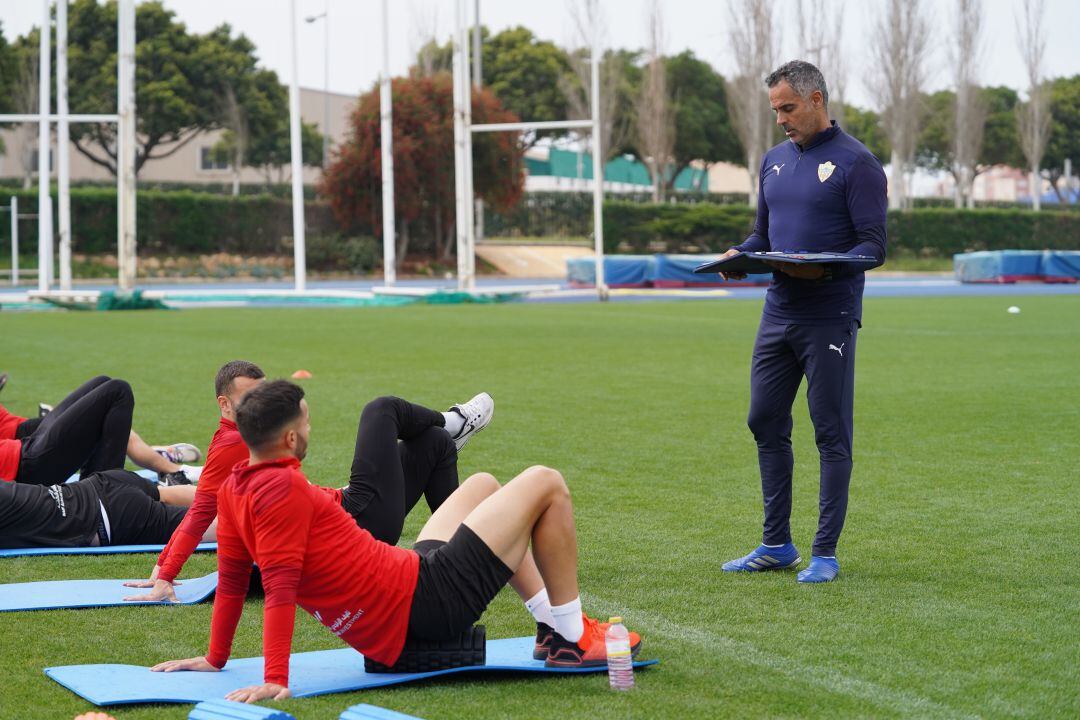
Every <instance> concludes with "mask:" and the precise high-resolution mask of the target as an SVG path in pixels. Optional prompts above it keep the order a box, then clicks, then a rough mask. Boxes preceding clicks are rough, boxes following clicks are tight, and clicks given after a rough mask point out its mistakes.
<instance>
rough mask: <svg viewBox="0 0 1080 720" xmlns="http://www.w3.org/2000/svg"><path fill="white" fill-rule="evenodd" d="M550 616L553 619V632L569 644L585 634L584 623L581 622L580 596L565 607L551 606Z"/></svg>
mask: <svg viewBox="0 0 1080 720" xmlns="http://www.w3.org/2000/svg"><path fill="white" fill-rule="evenodd" d="M551 614H552V615H553V616H554V619H555V624H554V626H553V627H554V628H555V632H557V633H559V634H560V635H562V636H563V637H564V638H566V639H567V640H569V641H570V642H577V641H578V640H580V639H581V636H582V634H584V632H585V623H584V622H582V620H581V596H578V597H576V598H574V599H573V600H571V601H570V602H568V603H566V604H565V605H552V606H551Z"/></svg>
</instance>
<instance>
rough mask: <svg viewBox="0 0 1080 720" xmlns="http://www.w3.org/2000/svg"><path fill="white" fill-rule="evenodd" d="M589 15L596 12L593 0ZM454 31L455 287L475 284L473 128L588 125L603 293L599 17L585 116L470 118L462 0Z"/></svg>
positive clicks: (600, 290)
mask: <svg viewBox="0 0 1080 720" xmlns="http://www.w3.org/2000/svg"><path fill="white" fill-rule="evenodd" d="M588 2H590V3H592V4H593V7H594V12H593V17H594V18H595V17H597V13H596V12H595V6H596V3H597V0H588ZM455 11H456V12H455V16H454V18H455V32H454V59H453V63H454V73H453V74H454V170H455V174H454V179H455V193H454V196H455V201H456V202H455V215H456V217H457V256H458V289H459V290H464V291H470V292H471V291H472V290H474V289H475V288H476V223H475V220H474V217H473V207H474V203H473V198H474V192H473V173H472V134H473V133H479V132H522V131H528V130H564V129H565V130H569V129H577V128H581V129H585V128H588V129H591V132H592V156H593V241H594V246H595V251H596V292H597V295H598V297H599V298H600V299H601V300H607V299H608V288H607V285H606V284H605V282H604V218H603V205H604V160H603V158H604V155H603V148H602V147H601V144H602V143H601V140H602V138H601V135H600V59H601V58H600V23H599V22H594V24H593V29H592V30H593V32H592V57H591V58H590V62H591V83H590V84H591V90H592V92H591V96H592V97H591V100H592V103H591V105H592V108H591V110H592V112H591V114H592V117H591V118H590V119H589V120H555V121H549V122H520V123H489V124H481V125H473V124H472V82H471V81H470V79H469V53H468V43H467V42H466V40H467V29H466V28H467V27H468V23H467V17H466V5H465V0H455Z"/></svg>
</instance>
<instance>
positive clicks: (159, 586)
mask: <svg viewBox="0 0 1080 720" xmlns="http://www.w3.org/2000/svg"><path fill="white" fill-rule="evenodd" d="M179 584H180V583H176V585H179ZM124 585H127V586H128V587H147V586H146V585H143V584H142V581H138V584H134V583H124ZM162 600H167V601H169V602H174V603H178V602H180V598H178V597H176V590H175V589H173V583H171V582H168V581H165V580H155V581H154V584H153V589H152V590H151V591H150V592H148V593H146V594H145V595H129V596H127V597H126V598H124V602H161V601H162Z"/></svg>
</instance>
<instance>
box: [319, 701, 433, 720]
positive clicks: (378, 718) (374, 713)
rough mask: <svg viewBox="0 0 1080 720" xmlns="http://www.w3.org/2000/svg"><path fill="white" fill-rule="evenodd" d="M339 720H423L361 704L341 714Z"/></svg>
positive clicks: (376, 706)
mask: <svg viewBox="0 0 1080 720" xmlns="http://www.w3.org/2000/svg"><path fill="white" fill-rule="evenodd" d="M338 720H423V719H422V718H418V717H416V716H415V715H406V714H405V713H399V712H397V711H396V710H387V709H386V708H381V707H379V706H378V705H368V704H367V703H360V704H359V705H353V706H352V707H351V708H349V709H348V710H346V711H345V712H343V713H341V716H340V717H339V718H338Z"/></svg>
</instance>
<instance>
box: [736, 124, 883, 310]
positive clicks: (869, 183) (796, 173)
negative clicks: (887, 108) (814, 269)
mask: <svg viewBox="0 0 1080 720" xmlns="http://www.w3.org/2000/svg"><path fill="white" fill-rule="evenodd" d="M759 178H760V181H759V182H760V185H759V193H758V211H757V220H756V221H755V223H754V231H753V233H751V234H750V236H749V237H747V238H746V240H744V241H743V242H742V243H741V244H740V245H738V246H736V249H738V250H742V251H744V252H755V251H756V252H762V251H770V250H771V251H777V252H843V253H854V254H857V255H870V256H873V257H875V258H877V260H878V262H877V265H881V264H882V263H883V262H885V211H886V209H887V205H888V202H887V186H886V181H885V171H884V170H882V168H881V162H880V161H879V160H878V159H877V158H876V157H874V155H873V154H872V153H871V152H870V151H869V150H867V149H866V146H865V145H863V144H862V143H861V142H859V141H858V140H856V139H855V138H853V137H851V136H850V135H848V134H847V133H845V132H844V131H843V130H841V129H840V127H839V126H838V125H837V124H836V122H835V121H833V122H832V125H831V126H830V127H829V128H828V129H827V130H824V131H822V132H820V133H818V134H817V135H816V136H814V138H813V139H812V140H811V141H810V142H808V143H807V144H806V145H805V146H799V145H797V144H795V143H794V142H792V141H790V140H785V141H784V142H782V143H781V144H779V145H777V146H776V147H774V148H772V149H771V150H769V151H768V152H767V153H765V157H764V159H763V160H762V162H761V172H760V175H759ZM875 267H876V266H875ZM830 270H831V271H832V274H831V277H830V278H828V279H823V280H803V279H800V278H794V277H791V276H790V275H787V274H785V273H782V272H774V273H773V280H772V283H771V284H770V285H769V290H768V292H767V293H766V295H765V309H764V311H763V314H764V316H765V317H766V318H767V319H768V320H771V321H773V322H778V323H795V324H802V325H832V324H834V323H842V322H844V321H847V320H856V321H858V322H860V323H861V322H862V295H863V285H864V284H865V277H864V273H863V272H862V271H861V270H859V271H853V270H851V269H850V268H848V267H846V266H843V265H834V266H831V267H830Z"/></svg>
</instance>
